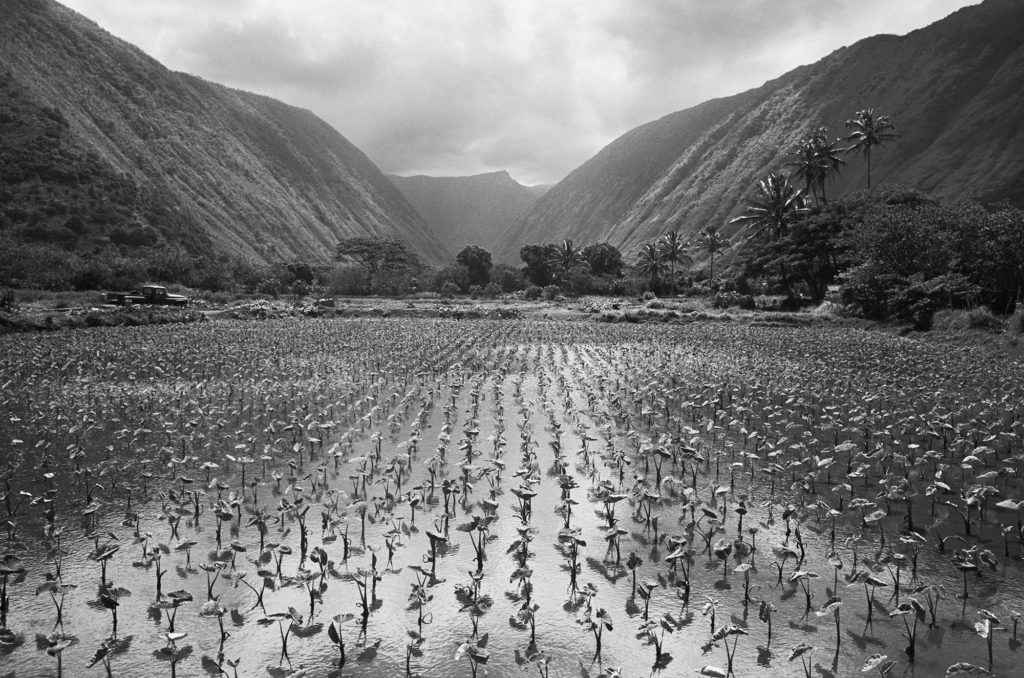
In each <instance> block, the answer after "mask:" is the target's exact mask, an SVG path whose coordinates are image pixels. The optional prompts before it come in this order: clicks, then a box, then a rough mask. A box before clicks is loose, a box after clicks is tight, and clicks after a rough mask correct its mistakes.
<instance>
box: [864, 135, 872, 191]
mask: <svg viewBox="0 0 1024 678" xmlns="http://www.w3.org/2000/svg"><path fill="white" fill-rule="evenodd" d="M865 155H867V157H868V190H869V191H870V190H871V147H870V146H868V150H867V152H866V153H865Z"/></svg>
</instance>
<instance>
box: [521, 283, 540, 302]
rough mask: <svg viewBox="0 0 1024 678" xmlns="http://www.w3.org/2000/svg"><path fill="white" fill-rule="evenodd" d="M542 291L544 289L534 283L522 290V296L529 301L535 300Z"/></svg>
mask: <svg viewBox="0 0 1024 678" xmlns="http://www.w3.org/2000/svg"><path fill="white" fill-rule="evenodd" d="M543 293H544V290H542V289H541V288H540V287H538V286H536V285H530V286H529V287H527V288H526V290H525V291H524V293H523V296H524V297H525V298H527V299H529V300H530V301H536V300H537V299H540V297H541V295H542V294H543Z"/></svg>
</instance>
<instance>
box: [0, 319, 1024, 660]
mask: <svg viewBox="0 0 1024 678" xmlns="http://www.w3.org/2000/svg"><path fill="white" fill-rule="evenodd" d="M0 370H2V372H0V383H2V386H0V398H2V401H3V409H2V419H0V441H2V442H0V445H2V447H0V462H2V467H0V491H2V494H0V513H2V516H3V523H2V528H0V558H2V560H0V576H2V579H0V583H2V589H0V593H2V620H0V675H3V676H18V677H21V676H40V675H68V676H89V675H95V676H108V677H110V676H133V677H134V676H172V677H173V676H207V675H208V676H220V675H224V676H230V677H233V676H265V675H270V676H339V675H340V676H402V675H410V676H482V675H485V674H486V675H490V676H518V675H524V676H529V675H538V674H539V675H540V676H541V677H542V678H543V677H544V676H590V677H596V676H648V675H658V674H660V675H665V676H684V675H704V676H737V677H742V676H797V677H799V676H803V677H805V678H809V677H811V676H814V677H817V676H853V675H868V676H921V677H928V676H943V675H949V676H952V675H988V674H989V673H993V674H997V675H1002V676H1013V675H1020V673H1019V670H1017V669H1016V668H1015V667H1017V666H1019V663H1020V661H1021V659H1022V658H1024V653H1021V651H1020V638H1021V637H1022V636H1024V629H1020V635H1018V630H1019V629H1018V626H1019V622H1020V619H1021V611H1024V579H1022V566H1021V563H1022V560H1021V558H1022V555H1024V539H1022V522H1021V516H1020V513H1021V510H1022V509H1024V501H1022V500H1024V481H1022V478H1021V468H1020V467H1021V462H1022V460H1024V440H1022V434H1024V425H1022V423H1021V418H1022V412H1021V410H1022V408H1024V399H1022V384H1024V369H1022V365H1021V364H1020V363H1018V362H1009V361H1007V362H1004V363H1002V364H996V363H994V362H992V361H986V360H983V359H981V358H979V357H978V356H977V355H975V354H974V353H972V352H971V351H968V350H962V351H960V350H951V349H949V348H942V347H938V346H935V345H931V344H928V343H923V342H919V341H914V340H909V339H902V338H897V337H893V336H889V335H885V334H882V333H872V332H864V331H859V330H850V329H844V330H837V329H828V328H810V329H809V328H778V327H757V326H748V325H739V324H731V323H707V324H693V325H689V326H673V327H669V326H660V325H659V326H652V325H647V326H637V325H629V326H624V325H597V324H591V323H586V322H577V323H561V324H558V323H547V322H539V321H509V322H502V321H493V322H492V321H462V322H459V321H451V320H387V319H384V320H332V321H303V322H298V321H292V320H280V321H268V322H263V323H240V322H234V321H225V322H217V323H208V324H204V325H197V326H176V327H147V328H116V329H93V330H82V331H75V332H67V333H64V332H62V333H50V334H45V335H29V334H22V335H14V336H5V337H2V338H0Z"/></svg>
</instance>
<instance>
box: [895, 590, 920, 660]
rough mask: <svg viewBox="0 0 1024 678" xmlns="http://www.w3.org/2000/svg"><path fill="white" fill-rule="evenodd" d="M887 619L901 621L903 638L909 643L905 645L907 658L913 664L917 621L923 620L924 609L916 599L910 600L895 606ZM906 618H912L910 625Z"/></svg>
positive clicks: (915, 649)
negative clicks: (894, 618)
mask: <svg viewBox="0 0 1024 678" xmlns="http://www.w3.org/2000/svg"><path fill="white" fill-rule="evenodd" d="M889 617H890V618H892V617H899V618H900V619H902V620H903V628H904V629H905V634H904V637H905V638H906V639H907V642H908V643H909V645H907V656H908V657H909V658H910V663H911V664H913V663H914V657H915V654H916V651H917V622H918V620H919V619H924V607H923V606H922V605H921V603H919V602H917V599H915V598H911V599H910V600H908V601H907V602H904V603H900V604H899V605H897V606H896V609H894V610H893V611H892V612H890V613H889ZM907 617H913V619H914V623H913V624H911V623H910V622H909V621H907Z"/></svg>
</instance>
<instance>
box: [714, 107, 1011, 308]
mask: <svg viewBox="0 0 1024 678" xmlns="http://www.w3.org/2000/svg"><path fill="white" fill-rule="evenodd" d="M846 126H847V128H848V129H850V130H852V132H851V134H850V135H849V136H847V137H845V138H844V139H837V140H835V141H829V140H828V136H827V131H826V130H825V129H824V128H821V129H819V130H818V131H817V132H816V133H815V134H814V135H812V136H811V137H808V138H806V139H803V140H801V141H800V142H799V143H798V144H797V145H796V146H795V147H794V149H793V151H792V152H791V153H790V155H791V157H793V158H794V160H793V161H792V162H790V163H788V164H787V166H789V167H791V168H793V174H792V178H794V179H796V180H800V181H802V182H803V184H804V190H800V189H798V188H796V186H795V185H794V184H792V183H790V178H791V176H790V175H786V174H778V173H772V174H770V175H769V177H768V178H767V179H765V180H763V181H761V182H760V183H759V184H758V185H757V187H756V190H755V191H754V194H753V196H752V197H751V199H750V201H749V202H748V204H747V206H746V210H745V212H744V213H743V214H741V216H740V217H738V218H736V219H734V220H733V223H741V224H743V225H744V230H743V231H741V237H742V244H741V246H740V247H739V248H737V249H738V252H737V257H736V260H735V262H734V265H733V268H732V271H731V273H732V279H731V281H730V285H729V287H730V288H732V289H735V290H737V291H739V292H751V291H759V292H763V293H770V294H784V295H786V296H787V297H789V298H791V299H794V300H805V301H807V302H810V303H820V302H821V301H823V300H825V298H826V295H827V293H828V290H829V287H830V286H833V285H836V286H837V298H836V300H837V301H841V302H842V303H844V304H845V305H846V307H847V308H849V309H850V310H851V311H852V312H853V313H855V314H857V315H860V316H863V317H867V318H873V319H896V320H900V321H905V322H912V323H914V325H915V326H917V327H919V328H927V327H929V326H930V324H931V321H932V316H933V315H934V313H935V312H936V311H938V310H940V309H966V308H975V307H979V306H986V307H987V308H988V309H990V310H991V311H993V312H995V313H999V314H1010V313H1012V312H1013V311H1014V309H1015V308H1016V306H1017V301H1018V300H1019V299H1020V297H1021V292H1022V286H1024V247H1022V245H1024V212H1021V210H1019V209H1016V208H1014V207H1011V206H1009V205H998V206H995V207H992V208H986V207H984V206H982V205H980V204H978V203H975V202H972V201H967V200H951V199H946V198H939V197H932V196H928V195H925V194H922V193H920V192H918V191H915V190H911V189H906V188H900V187H886V188H883V189H881V190H879V189H876V190H874V191H872V190H871V185H870V171H869V174H868V177H869V179H868V190H867V191H863V192H859V193H854V194H851V195H848V196H845V197H843V198H841V199H838V200H833V201H828V200H826V198H825V187H826V186H827V184H828V183H829V182H830V180H831V178H832V176H833V175H835V174H837V173H838V172H839V171H840V170H841V166H842V165H843V164H845V162H844V161H843V160H841V159H840V157H839V156H840V155H841V154H850V153H860V154H861V155H863V156H864V159H865V161H866V162H867V163H868V164H869V167H870V162H871V150H872V148H879V147H882V146H883V145H884V144H885V143H886V142H890V141H894V140H896V138H897V136H898V135H897V134H896V133H895V132H894V131H893V130H894V126H893V125H892V123H891V122H890V121H889V119H888V117H887V116H878V115H875V114H874V112H873V111H871V110H865V111H858V112H857V116H856V117H855V118H854V119H853V120H850V121H847V123H846ZM842 141H846V142H850V143H851V145H850V146H849V147H848V148H845V149H841V148H839V147H838V144H839V143H840V142H842ZM808 194H810V195H811V196H812V197H813V203H812V202H811V201H810V200H808V199H807V196H808Z"/></svg>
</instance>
